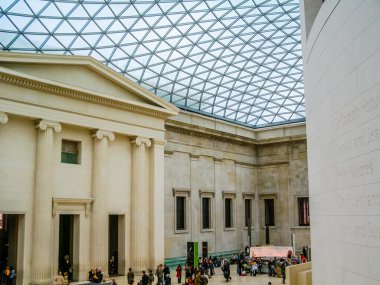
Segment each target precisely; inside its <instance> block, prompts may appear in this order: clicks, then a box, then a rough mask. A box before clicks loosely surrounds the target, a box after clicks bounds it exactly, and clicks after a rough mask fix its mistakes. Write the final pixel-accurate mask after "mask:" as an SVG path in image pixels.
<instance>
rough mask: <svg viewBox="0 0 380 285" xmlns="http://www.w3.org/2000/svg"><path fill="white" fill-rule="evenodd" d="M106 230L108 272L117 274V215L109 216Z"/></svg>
mask: <svg viewBox="0 0 380 285" xmlns="http://www.w3.org/2000/svg"><path fill="white" fill-rule="evenodd" d="M108 224H109V231H108V274H109V275H110V276H112V275H118V274H119V270H118V267H119V215H110V216H109V223H108Z"/></svg>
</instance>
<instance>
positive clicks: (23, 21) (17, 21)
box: [5, 15, 33, 31]
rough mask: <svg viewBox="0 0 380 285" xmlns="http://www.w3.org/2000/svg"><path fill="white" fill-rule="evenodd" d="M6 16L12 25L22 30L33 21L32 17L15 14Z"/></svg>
mask: <svg viewBox="0 0 380 285" xmlns="http://www.w3.org/2000/svg"><path fill="white" fill-rule="evenodd" d="M8 18H9V19H10V20H11V21H12V23H13V25H15V26H16V27H17V29H18V30H19V31H22V30H24V28H25V27H26V26H27V25H28V24H29V23H31V22H32V21H33V18H30V17H24V16H17V15H8ZM5 27H6V26H5Z"/></svg>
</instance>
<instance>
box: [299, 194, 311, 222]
mask: <svg viewBox="0 0 380 285" xmlns="http://www.w3.org/2000/svg"><path fill="white" fill-rule="evenodd" d="M298 220H299V225H300V226H309V225H310V221H309V198H308V197H303V198H298Z"/></svg>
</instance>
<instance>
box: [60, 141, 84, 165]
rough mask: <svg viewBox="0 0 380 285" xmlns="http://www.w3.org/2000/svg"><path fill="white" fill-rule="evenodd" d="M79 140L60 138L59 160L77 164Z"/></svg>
mask: <svg viewBox="0 0 380 285" xmlns="http://www.w3.org/2000/svg"><path fill="white" fill-rule="evenodd" d="M79 148H80V142H76V141H68V140H62V148H61V162H62V163H70V164H79Z"/></svg>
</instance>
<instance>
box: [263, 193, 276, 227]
mask: <svg viewBox="0 0 380 285" xmlns="http://www.w3.org/2000/svg"><path fill="white" fill-rule="evenodd" d="M264 203H265V208H264V211H265V212H264V214H265V226H266V225H268V226H272V227H273V226H274V225H275V223H274V218H275V217H274V199H264Z"/></svg>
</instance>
